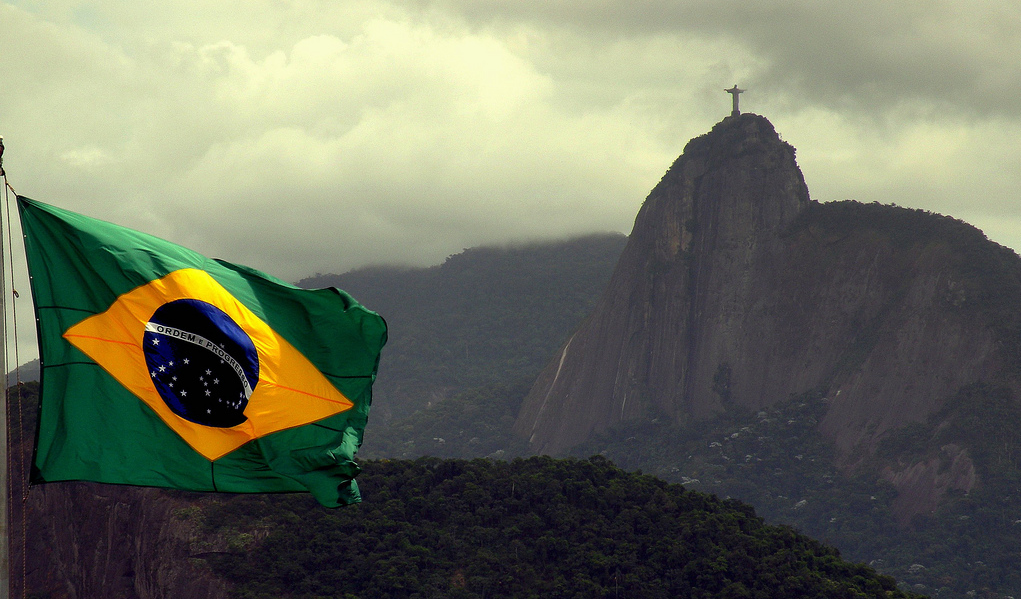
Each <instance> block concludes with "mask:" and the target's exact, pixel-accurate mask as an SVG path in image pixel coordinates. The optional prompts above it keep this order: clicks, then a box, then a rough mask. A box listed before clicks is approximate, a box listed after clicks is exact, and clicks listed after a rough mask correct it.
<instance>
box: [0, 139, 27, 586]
mask: <svg viewBox="0 0 1021 599" xmlns="http://www.w3.org/2000/svg"><path fill="white" fill-rule="evenodd" d="M3 153H4V144H3V136H0V178H3V186H4V207H5V213H4V214H3V215H0V221H3V222H0V260H2V259H3V254H4V252H3V250H4V244H5V243H6V249H7V252H6V256H7V264H6V265H4V266H8V268H0V293H3V294H6V293H7V280H6V279H7V276H8V275H7V273H11V274H10V279H11V300H12V301H10V302H9V303H10V306H11V319H10V320H8V318H7V304H8V302H6V301H4V302H0V306H2V307H3V310H2V314H0V318H2V319H3V330H4V331H5V333H4V335H3V337H4V339H3V350H2V351H3V352H4V358H6V357H7V352H8V338H7V334H6V331H7V330H9V329H8V328H7V323H8V322H12V327H11V329H10V330H11V331H12V332H13V334H14V340H13V341H14V378H15V389H16V392H15V393H16V402H15V403H17V406H18V420H17V423H16V425H15V426H11V424H12V423H11V415H12V414H11V402H10V399H11V398H10V396H9V387H8V385H7V384H6V383H7V382H8V381H7V372H3V373H0V374H2V375H3V377H4V382H5V384H4V399H5V401H4V409H5V417H6V418H5V421H6V422H5V424H6V425H7V435H5V436H6V440H7V447H6V449H7V480H6V481H4V482H5V483H6V486H7V489H6V494H7V511H8V514H4V517H5V518H9V513H10V508H11V503H12V500H13V499H14V498H15V493H14V489H13V486H12V485H11V481H12V479H13V478H14V476H13V474H14V472H15V471H16V470H15V468H13V467H12V466H13V465H14V462H15V458H14V452H13V451H12V450H13V449H14V448H16V447H17V448H19V449H22V448H23V446H24V434H25V432H24V413H23V411H22V404H23V403H24V402H23V397H22V394H21V388H22V385H23V383H22V381H21V366H20V365H21V359H20V355H19V351H18V302H17V301H14V300H17V298H18V291H17V289H15V287H14V252H13V248H14V238H13V230H12V228H11V202H10V193H11V192H14V196H15V197H17V196H18V193H17V191H15V190H14V187H12V186H11V184H10V182H8V180H7V172H6V171H4V168H3ZM5 299H6V298H5ZM4 363H5V364H6V360H4ZM15 430H16V431H18V437H17V442H16V443H15V439H14V437H13V435H12V434H11V431H15ZM22 453H23V451H19V452H18V455H17V460H16V461H17V465H18V468H17V471H18V472H19V473H20V477H19V478H20V481H19V482H20V483H21V484H20V491H21V493H20V499H21V522H20V524H21V527H20V528H21V539H20V541H21V597H22V598H24V597H26V596H27V592H28V468H29V467H30V466H29V464H28V462H27V461H26V460H25V459H24V458H25V456H24V455H22ZM7 532H8V534H7V539H6V541H7V543H8V548H7V559H8V560H10V537H11V535H10V532H11V527H10V526H8V527H7ZM10 574H11V572H10V563H9V561H8V571H7V575H8V589H7V591H8V593H9V591H10V585H11V583H12V582H13V577H11V576H10ZM5 596H6V594H5Z"/></svg>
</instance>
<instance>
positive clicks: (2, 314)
mask: <svg viewBox="0 0 1021 599" xmlns="http://www.w3.org/2000/svg"><path fill="white" fill-rule="evenodd" d="M0 181H3V185H4V189H3V192H4V197H5V198H6V197H7V177H5V176H4V138H3V136H0ZM8 225H10V223H8ZM9 232H10V231H8V233H9ZM8 237H9V236H8ZM5 274H6V273H5V272H4V230H3V219H2V218H0V339H2V340H3V344H2V345H0V348H2V349H0V376H2V377H3V381H4V385H3V386H4V391H3V406H2V409H0V452H2V453H3V459H0V481H3V493H0V514H3V518H0V599H9V598H10V596H11V543H10V540H11V534H10V532H11V527H10V521H11V510H10V508H11V506H10V502H9V501H8V498H9V497H10V495H11V491H10V488H11V485H10V479H9V472H8V470H9V468H8V466H9V462H8V460H9V459H10V457H9V455H8V452H7V439H8V437H7V406H8V397H7V382H8V381H7V279H6V277H5Z"/></svg>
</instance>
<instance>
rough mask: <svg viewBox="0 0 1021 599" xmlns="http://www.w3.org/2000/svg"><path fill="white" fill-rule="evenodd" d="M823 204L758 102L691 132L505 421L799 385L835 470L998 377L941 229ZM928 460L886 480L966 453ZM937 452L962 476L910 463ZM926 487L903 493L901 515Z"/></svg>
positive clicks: (616, 414)
mask: <svg viewBox="0 0 1021 599" xmlns="http://www.w3.org/2000/svg"><path fill="white" fill-rule="evenodd" d="M859 206H860V205H859ZM882 208H884V209H886V208H889V210H890V211H892V213H893V214H894V215H895V216H896V215H898V214H900V213H899V212H897V210H901V209H895V208H890V207H882ZM841 209H842V207H841V206H839V205H829V204H818V203H816V202H813V201H811V200H810V199H809V193H808V189H807V188H806V185H805V182H804V179H803V177H802V175H801V172H800V170H799V168H798V166H797V163H796V161H795V152H794V148H793V147H791V146H790V145H788V144H786V143H784V142H783V141H782V140H780V138H779V137H778V135H777V134H776V132H775V131H774V129H773V127H772V125H771V124H770V123H769V121H767V120H766V119H765V118H763V117H761V116H757V115H752V114H744V115H740V116H737V117H728V118H727V119H725V120H724V121H722V122H720V123H719V124H717V125H716V126H715V127H714V128H713V130H712V131H711V132H710V133H708V134H707V135H704V136H702V137H699V138H696V139H693V140H692V141H691V142H690V143H689V144H688V145H687V147H686V148H685V151H684V153H683V155H682V156H681V157H680V158H679V159H678V160H677V161H676V162H675V163H674V164H673V166H672V167H671V168H670V170H669V171H667V173H666V175H664V177H663V179H662V181H660V183H659V184H658V185H657V186H656V188H655V189H653V190H652V192H651V193H650V195H649V197H648V199H647V200H646V201H645V203H644V205H643V206H642V208H641V211H640V212H639V214H638V216H637V218H636V220H635V226H634V230H633V231H632V234H631V237H630V240H629V243H628V245H627V247H626V248H625V250H624V253H623V255H622V256H621V259H620V262H619V263H618V265H617V269H616V271H615V272H614V275H613V277H612V279H611V282H610V284H609V287H608V289H607V291H606V293H605V295H604V297H603V298H602V300H601V301H600V303H599V304H598V306H597V307H596V309H595V310H594V312H593V313H592V315H591V317H590V318H589V319H588V320H587V321H586V322H585V323H584V324H583V325H582V326H581V327H580V328H579V329H578V331H577V332H576V333H575V334H574V335H573V336H572V337H571V338H570V339H569V340H568V342H567V343H566V344H565V345H564V346H563V348H562V349H561V350H560V351H559V352H558V353H557V354H556V356H555V357H554V359H553V360H552V361H551V362H550V364H549V365H548V366H547V367H546V368H545V370H544V371H543V372H542V374H541V375H540V377H539V379H538V380H537V381H536V383H535V385H534V387H533V388H532V390H531V392H530V393H529V395H528V397H527V398H526V399H525V401H524V404H523V406H522V409H521V412H520V415H519V417H518V420H517V422H516V425H515V430H516V432H517V433H519V434H521V435H523V436H526V437H527V438H528V439H529V440H530V443H531V445H532V447H533V448H534V449H535V450H537V451H539V452H542V453H550V454H561V453H563V452H565V451H566V450H567V449H568V448H570V447H571V446H573V445H575V444H577V443H579V442H582V441H584V440H585V439H587V438H588V437H589V436H590V435H591V434H593V433H596V432H600V431H603V430H605V429H607V428H609V427H612V426H614V425H615V424H618V423H620V422H622V421H625V420H630V419H636V418H652V417H663V416H666V417H669V418H671V419H673V420H675V421H679V422H693V421H698V420H701V419H706V418H708V417H711V416H712V415H714V414H717V413H720V412H723V411H725V410H728V409H749V410H758V409H760V408H763V407H766V406H770V405H773V404H777V403H780V402H785V401H788V400H789V399H790V398H791V397H792V396H794V395H798V394H802V393H806V392H809V391H814V392H821V393H824V394H826V396H827V401H828V402H829V408H828V412H827V414H826V416H825V418H824V419H823V420H822V421H821V422H820V424H819V430H820V431H821V432H822V433H823V434H824V435H825V436H826V437H827V438H828V439H830V440H831V441H832V442H833V443H834V444H835V446H836V447H837V448H838V450H839V455H840V456H841V457H840V461H841V464H842V466H843V467H844V468H847V469H851V468H853V467H855V466H856V465H857V464H859V463H860V462H861V460H862V459H863V458H866V457H867V456H869V455H871V453H872V452H873V450H874V449H875V448H876V446H877V443H879V442H880V441H881V440H882V439H883V438H884V437H885V436H886V435H887V433H888V432H889V431H891V430H894V429H897V428H899V427H902V426H904V425H906V424H908V423H912V422H923V421H925V420H926V418H928V417H929V416H930V415H932V414H933V413H935V412H936V411H937V410H939V409H940V408H941V407H942V406H943V405H944V404H945V403H946V401H947V400H948V398H949V396H950V395H951V394H953V393H954V392H955V391H957V390H958V389H960V388H961V387H962V386H964V385H967V384H969V383H973V382H976V381H988V380H999V381H1001V382H1002V381H1007V383H1008V384H1010V385H1014V382H1013V379H1012V378H1011V376H1009V374H1005V372H1006V371H1005V370H1004V364H1005V362H1006V361H1007V358H1005V356H1004V354H1003V352H1002V351H1001V344H1000V343H999V342H998V337H997V335H996V334H995V332H994V329H995V323H991V322H989V320H988V319H983V318H981V317H979V316H977V315H976V313H975V312H974V311H972V310H969V309H968V308H967V306H968V305H970V304H969V302H974V301H975V298H973V297H971V295H973V289H974V287H973V286H969V285H968V281H967V280H966V279H967V277H968V274H967V273H966V272H964V271H962V269H961V268H960V264H961V258H960V256H958V255H956V254H955V249H954V248H953V247H952V244H951V243H949V242H946V241H944V240H941V239H940V238H939V236H938V235H933V234H928V233H926V232H925V231H922V232H917V231H916V232H914V233H911V232H910V231H909V233H910V234H911V235H915V236H914V237H911V238H910V239H909V238H907V237H905V234H904V232H902V231H899V230H898V229H897V228H896V227H895V226H894V227H891V226H890V223H885V224H884V222H882V221H881V219H883V218H884V216H883V215H884V214H886V213H882V214H880V212H881V211H876V210H860V211H859V212H858V213H856V215H855V216H854V217H853V218H850V217H849V218H838V217H839V216H840V215H839V214H838V213H839V211H840V210H841ZM873 213H875V215H873ZM872 216H876V219H875V220H871V219H872ZM926 217H932V218H933V219H939V218H941V217H936V216H935V215H926ZM855 219H857V220H855ZM923 220H924V219H923ZM926 222H928V221H926ZM955 222H956V221H955ZM957 224H960V225H963V224H962V223H957ZM975 232H976V233H977V231H975ZM908 236H910V235H908ZM985 243H988V242H985ZM951 454H952V455H951ZM931 459H933V460H936V461H935V462H932V463H929V462H926V463H925V464H921V465H919V464H906V465H903V466H902V468H903V470H896V471H895V470H890V471H888V472H887V474H886V476H887V479H888V480H889V481H891V482H893V483H894V484H895V485H897V486H898V488H901V490H902V491H903V492H904V493H905V494H908V495H910V493H913V492H915V490H917V489H916V487H918V486H919V485H921V484H924V485H928V487H931V488H932V489H936V490H937V491H933V493H936V494H937V495H938V494H939V493H942V492H945V490H946V489H947V488H962V487H961V485H965V486H967V485H971V484H974V476H973V470H972V471H971V472H972V477H971V478H970V479H968V476H967V475H966V474H967V471H968V466H967V455H966V453H964V454H962V453H961V451H960V450H958V451H956V452H950V453H948V454H947V455H945V456H942V457H941V456H938V455H937V456H933V457H932V458H931ZM940 460H943V461H946V462H947V463H946V464H943V462H942V461H940ZM951 465H952V468H953V469H954V472H964V473H965V474H964V475H962V476H960V477H956V478H954V479H953V481H950V480H949V479H947V480H943V479H940V480H936V479H935V478H934V476H927V474H926V473H931V472H930V471H932V472H935V471H937V470H939V471H942V470H941V469H943V468H945V467H947V466H951ZM944 478H946V477H944ZM912 481H914V482H912ZM920 481H921V482H920ZM914 483H918V484H914ZM933 493H929V494H928V495H927V497H929V498H930V499H931V498H932V496H933ZM930 499H926V500H924V501H923V500H920V499H917V500H914V501H911V500H907V499H906V500H905V504H906V505H911V506H914V507H910V508H904V513H905V514H906V515H907V517H910V515H911V513H910V512H912V511H915V512H917V511H921V510H925V509H928V507H929V506H930V504H931V503H932V501H930ZM926 502H928V503H926Z"/></svg>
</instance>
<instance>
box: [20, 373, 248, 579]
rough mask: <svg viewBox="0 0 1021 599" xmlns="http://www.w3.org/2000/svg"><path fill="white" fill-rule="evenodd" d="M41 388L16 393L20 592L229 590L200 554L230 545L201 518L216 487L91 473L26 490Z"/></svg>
mask: <svg viewBox="0 0 1021 599" xmlns="http://www.w3.org/2000/svg"><path fill="white" fill-rule="evenodd" d="M37 389H38V385H37V384H35V383H31V384H29V385H27V386H25V387H24V388H23V392H22V393H12V394H11V396H10V399H9V401H10V402H11V405H12V414H13V415H14V417H13V418H12V420H11V424H12V429H11V431H12V438H11V448H10V451H11V457H12V460H15V463H17V462H20V464H18V466H17V467H15V468H12V469H11V472H10V485H11V489H12V492H13V497H14V499H13V500H12V501H11V515H10V528H9V530H10V535H11V536H10V547H11V553H10V554H11V564H12V566H11V584H12V586H11V596H12V597H21V596H22V595H23V594H24V595H26V596H28V597H48V598H50V599H91V598H93V597H96V598H98V597H102V598H104V599H176V598H178V597H188V598H189V599H191V598H194V599H224V598H225V597H227V596H228V590H229V587H228V585H227V584H226V583H225V582H224V581H223V580H221V579H219V578H218V577H217V576H215V575H214V574H213V573H212V571H211V570H210V568H209V566H208V564H207V563H206V562H205V561H204V560H203V559H200V558H201V557H203V556H204V555H208V554H209V553H211V552H217V551H226V550H228V549H230V548H231V547H229V544H230V542H231V539H228V538H224V535H214V534H211V533H208V532H206V531H205V530H204V529H203V527H202V526H201V522H200V521H199V520H198V515H199V506H200V505H201V504H202V503H203V502H207V501H210V499H209V497H208V496H202V495H199V494H195V493H184V492H179V491H169V490H164V489H153V488H148V489H143V488H138V487H128V486H117V485H101V484H96V483H86V482H63V483H49V484H45V485H38V486H33V487H30V488H27V489H26V487H25V476H26V474H27V472H28V463H29V460H30V459H31V455H32V440H33V438H34V435H33V432H34V430H35V417H34V415H35V412H36V405H37V404H36V401H37V399H36V390H37ZM19 404H20V405H19ZM19 425H20V426H19ZM23 497H24V501H22V498H23ZM196 558H199V559H196ZM23 585H26V586H24V587H23ZM23 588H24V592H23Z"/></svg>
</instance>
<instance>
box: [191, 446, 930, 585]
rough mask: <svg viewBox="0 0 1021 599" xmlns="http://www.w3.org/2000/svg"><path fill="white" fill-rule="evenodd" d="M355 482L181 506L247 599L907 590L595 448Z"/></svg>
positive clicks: (404, 466)
mask: <svg viewBox="0 0 1021 599" xmlns="http://www.w3.org/2000/svg"><path fill="white" fill-rule="evenodd" d="M360 481H361V485H362V487H363V488H364V489H365V492H366V494H367V495H368V496H370V497H371V498H372V499H371V500H367V501H365V502H364V503H362V504H360V505H356V506H352V507H350V508H344V509H339V510H324V509H322V508H321V507H319V506H318V505H317V504H315V502H314V501H311V500H307V499H298V498H288V499H286V500H281V498H278V497H273V496H257V495H256V496H237V497H234V498H232V499H229V500H225V501H216V502H214V503H211V504H208V505H206V506H205V507H204V508H203V510H202V511H201V513H198V512H195V511H190V510H188V511H185V512H183V513H181V514H180V515H179V516H180V517H182V518H189V517H191V518H201V520H202V522H203V523H204V525H205V526H206V528H207V530H208V532H209V533H210V534H216V535H226V536H228V537H230V538H233V539H237V541H236V542H235V547H236V550H235V551H231V552H225V553H220V554H214V555H208V556H206V557H205V559H206V560H207V561H208V562H209V563H210V564H211V565H212V567H213V568H214V570H215V571H216V572H217V573H218V574H220V575H221V576H224V577H226V578H227V579H229V580H231V581H232V582H233V583H234V584H235V585H236V586H235V589H236V593H237V596H238V597H242V598H245V599H268V598H274V599H276V598H279V597H289V598H292V599H320V598H324V597H338V598H343V599H355V598H365V599H367V598H373V599H386V598H394V599H396V598H407V599H419V598H420V599H430V598H436V599H439V598H455V599H469V598H471V599H476V598H478V599H481V598H482V597H515V598H521V599H526V598H536V599H538V598H548V597H549V598H552V597H570V598H577V599H598V598H614V599H615V598H617V597H642V598H649V599H656V598H662V599H668V598H669V599H674V598H682V597H704V598H707V599H708V598H719V597H725V598H726V597H735V598H736V597H745V598H753V597H754V598H759V597H761V598H766V597H776V598H780V597H791V598H794V597H797V598H809V597H819V598H822V597H826V598H834V597H847V598H852V597H853V598H865V597H875V598H877V599H888V598H894V597H907V596H910V595H909V594H907V593H904V592H902V591H899V590H898V589H897V587H896V583H895V581H894V580H893V579H892V578H890V577H887V576H882V575H878V574H876V572H875V571H874V570H873V569H872V568H869V567H868V566H865V565H862V564H852V563H849V562H846V561H844V560H842V559H840V555H839V553H838V552H837V551H836V550H834V549H832V548H829V547H826V546H824V545H822V544H820V543H818V542H816V541H814V540H812V539H809V538H808V537H806V536H803V535H801V534H799V533H797V532H795V531H794V530H793V529H791V528H789V527H784V526H769V525H766V524H764V523H763V520H762V519H761V518H758V517H756V516H755V514H754V512H753V510H752V509H751V508H750V507H748V506H746V505H744V504H741V503H738V502H736V501H725V500H721V499H718V498H717V497H715V496H712V495H707V494H703V493H698V492H692V491H687V490H685V489H684V487H683V486H681V485H678V484H667V483H665V482H663V481H662V480H660V479H657V478H654V477H652V476H647V475H642V474H640V473H628V472H625V471H623V470H621V469H619V468H617V467H616V466H614V465H613V464H612V463H610V462H609V461H607V460H605V459H603V458H599V457H594V458H592V459H589V460H573V459H569V460H555V459H552V458H546V457H543V458H538V457H533V458H528V459H515V460H513V461H510V462H508V461H498V460H485V459H476V460H471V461H463V460H440V459H438V458H420V459H418V460H414V461H408V460H399V461H387V460H382V461H373V462H369V463H366V464H365V471H364V472H363V473H362V475H361V476H360ZM257 535H258V536H261V537H263V539H262V540H261V541H259V542H257V543H256V542H254V538H255V537H256V536H257ZM247 546H250V547H251V548H252V549H251V550H245V549H246V547H247Z"/></svg>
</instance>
